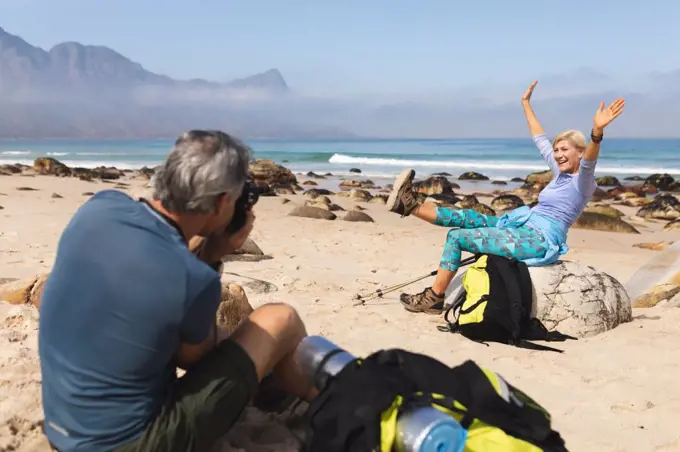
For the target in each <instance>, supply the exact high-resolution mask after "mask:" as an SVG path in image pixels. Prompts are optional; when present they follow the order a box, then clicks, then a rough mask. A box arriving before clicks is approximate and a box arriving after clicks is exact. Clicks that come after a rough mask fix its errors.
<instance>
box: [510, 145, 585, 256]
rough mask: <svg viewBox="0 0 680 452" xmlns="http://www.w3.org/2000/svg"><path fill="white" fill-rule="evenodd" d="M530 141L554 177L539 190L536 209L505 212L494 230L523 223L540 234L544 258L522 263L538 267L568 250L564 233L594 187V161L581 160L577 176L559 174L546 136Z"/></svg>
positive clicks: (524, 208) (580, 212)
mask: <svg viewBox="0 0 680 452" xmlns="http://www.w3.org/2000/svg"><path fill="white" fill-rule="evenodd" d="M533 138H534V143H536V147H538V149H539V151H540V152H541V155H542V156H543V158H544V159H545V161H546V162H547V163H548V166H549V167H550V170H551V171H552V172H553V174H554V175H555V176H554V178H553V180H552V181H550V183H549V184H548V186H547V187H545V188H544V189H543V191H541V194H540V195H539V196H538V204H537V205H536V206H534V207H533V208H531V209H530V208H529V207H526V206H524V207H520V208H518V209H515V210H513V211H511V212H508V213H507V214H506V215H504V216H503V217H502V218H501V219H500V220H499V222H498V227H519V226H522V225H525V224H526V225H527V226H529V227H533V228H536V229H538V230H539V231H540V232H542V233H543V236H544V237H545V241H546V249H547V251H546V254H545V256H544V257H541V258H532V259H527V260H525V261H524V262H525V263H526V264H527V265H533V266H538V265H547V264H551V263H553V262H555V261H556V260H557V259H559V257H560V256H561V255H563V254H566V252H567V251H568V250H569V247H568V246H567V231H568V230H569V227H571V225H572V224H573V223H574V221H576V219H577V218H578V217H579V216H580V215H581V214H582V213H583V210H584V209H585V207H586V205H587V204H588V201H589V200H590V197H591V196H592V195H593V193H594V192H595V189H596V188H597V182H596V181H595V165H596V163H597V160H592V161H589V160H585V159H581V163H580V168H579V171H578V173H576V174H567V173H561V172H560V170H559V167H558V165H557V162H556V161H555V158H554V156H553V154H554V152H553V147H552V144H551V143H550V141H549V140H548V137H547V136H546V135H545V134H539V135H535V136H534V137H533Z"/></svg>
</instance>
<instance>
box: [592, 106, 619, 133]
mask: <svg viewBox="0 0 680 452" xmlns="http://www.w3.org/2000/svg"><path fill="white" fill-rule="evenodd" d="M625 104H626V101H625V100H623V99H621V98H619V99H616V100H615V101H614V102H612V104H611V105H610V106H609V107H607V108H604V102H601V103H600V108H598V109H597V112H595V119H593V129H594V132H595V133H598V132H602V130H604V128H605V127H607V126H608V125H609V123H611V122H612V121H613V120H615V119H616V118H618V117H619V116H620V115H621V113H623V106H624V105H625Z"/></svg>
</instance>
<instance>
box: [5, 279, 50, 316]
mask: <svg viewBox="0 0 680 452" xmlns="http://www.w3.org/2000/svg"><path fill="white" fill-rule="evenodd" d="M48 276H49V273H44V274H41V275H37V276H32V277H30V278H24V279H18V280H13V281H8V282H5V283H4V284H0V302H5V303H9V304H32V305H33V306H35V307H36V308H40V302H41V298H42V293H43V288H44V286H45V281H47V277H48Z"/></svg>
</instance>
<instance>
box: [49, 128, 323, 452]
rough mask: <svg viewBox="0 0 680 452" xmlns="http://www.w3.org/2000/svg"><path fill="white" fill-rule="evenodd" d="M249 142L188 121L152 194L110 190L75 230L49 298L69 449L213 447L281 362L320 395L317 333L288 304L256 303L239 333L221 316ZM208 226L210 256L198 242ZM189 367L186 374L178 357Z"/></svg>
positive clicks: (54, 372) (297, 389)
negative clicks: (305, 343)
mask: <svg viewBox="0 0 680 452" xmlns="http://www.w3.org/2000/svg"><path fill="white" fill-rule="evenodd" d="M249 158H250V152H249V149H248V148H247V147H246V146H245V145H244V144H242V143H241V142H239V141H238V140H236V139H235V138H233V137H231V136H229V135H227V134H225V133H223V132H219V131H200V130H195V131H191V132H187V133H184V134H183V135H181V136H180V137H179V138H178V139H177V141H176V142H175V146H174V148H173V149H172V151H171V152H170V154H169V155H168V157H167V160H166V161H165V162H164V163H163V164H162V165H161V166H160V168H159V169H158V170H157V172H156V174H155V181H154V184H153V196H152V199H150V200H148V201H146V200H140V201H138V200H135V199H132V198H130V197H129V196H127V195H126V194H124V193H122V192H119V191H114V190H105V191H102V192H99V193H98V194H96V195H95V196H93V197H92V198H90V200H89V201H87V202H86V203H85V204H84V205H83V206H81V207H80V208H79V209H78V211H77V212H76V213H75V215H74V216H73V218H72V219H71V221H70V223H69V224H68V225H67V227H66V229H65V230H64V232H63V234H62V236H61V238H60V240H59V246H58V249H57V255H56V260H55V264H54V268H53V270H52V273H51V275H50V276H49V278H48V280H47V282H46V284H45V289H44V293H43V297H42V303H41V306H40V332H39V350H40V361H41V369H42V376H43V383H42V389H43V405H44V411H45V426H44V428H45V433H46V435H47V437H48V439H49V441H50V443H51V445H52V447H54V448H55V449H57V450H60V451H75V450H97V451H99V450H116V451H155V450H158V451H175V450H177V451H180V450H181V451H190V450H195V451H207V450H209V449H210V448H211V447H212V445H213V444H214V443H215V442H216V441H217V440H218V439H219V438H220V437H221V436H222V435H224V434H225V433H226V432H227V430H228V429H229V428H230V427H231V426H232V425H233V423H234V422H235V421H236V420H237V419H238V417H239V415H240V414H241V412H242V411H243V409H244V408H245V406H246V404H247V403H248V402H249V401H250V400H251V399H252V398H253V397H254V395H255V393H256V391H257V388H258V384H259V382H260V381H261V380H262V379H263V378H264V377H265V376H266V375H268V374H269V373H270V372H273V375H274V378H275V379H276V381H277V382H278V384H279V385H280V387H281V388H283V389H284V390H285V391H286V392H288V393H290V394H293V395H295V396H298V397H303V398H307V399H309V398H310V394H308V393H307V391H308V389H309V386H308V385H307V382H306V381H305V380H304V379H303V378H302V377H301V376H300V375H299V373H298V371H297V369H296V367H295V365H294V363H293V360H292V353H293V352H294V350H295V348H296V347H297V345H298V343H299V342H300V341H301V340H302V339H303V337H305V336H306V332H305V327H304V325H303V323H302V321H301V320H300V318H299V316H298V315H297V313H296V311H295V310H294V309H293V308H291V307H290V306H288V305H285V304H268V305H265V306H262V307H260V308H259V309H256V310H255V311H254V312H253V313H252V314H251V315H250V316H249V318H248V319H247V320H246V321H245V322H243V323H242V324H241V325H240V326H239V328H238V329H237V330H236V331H235V332H234V333H233V334H231V335H230V336H228V337H226V336H227V335H226V334H224V333H223V332H221V331H220V330H219V329H218V328H217V327H216V325H215V321H216V311H217V308H218V305H219V302H220V298H221V283H220V275H219V273H218V271H219V269H220V265H221V258H222V256H224V255H225V254H228V253H229V252H231V251H233V250H235V249H237V248H239V247H240V246H241V245H242V244H243V243H244V241H245V239H246V238H247V237H248V234H249V233H250V231H251V230H252V228H253V221H254V218H255V217H254V215H253V213H252V211H251V212H248V215H247V220H246V223H245V226H244V227H243V228H241V229H240V230H239V231H238V232H236V233H234V234H232V235H228V234H227V233H226V232H225V230H226V227H227V226H228V224H229V223H230V221H231V219H232V217H233V214H234V208H235V202H236V200H237V199H238V197H239V195H240V194H241V192H242V190H243V187H244V184H245V182H246V178H247V173H248V161H249ZM196 235H198V236H203V237H207V239H206V243H205V246H204V248H203V250H204V251H205V252H204V253H202V255H201V259H199V258H197V257H196V255H195V254H193V253H192V252H191V251H190V250H189V249H188V248H187V243H188V241H189V240H190V239H191V238H192V237H193V236H196ZM177 367H179V368H182V369H185V370H186V374H185V375H184V376H182V377H181V378H179V379H178V378H177V377H176V368H177Z"/></svg>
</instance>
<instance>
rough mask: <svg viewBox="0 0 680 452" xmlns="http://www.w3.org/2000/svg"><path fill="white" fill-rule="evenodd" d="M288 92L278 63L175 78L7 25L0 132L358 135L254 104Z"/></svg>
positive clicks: (2, 36)
mask: <svg viewBox="0 0 680 452" xmlns="http://www.w3.org/2000/svg"><path fill="white" fill-rule="evenodd" d="M289 95H290V89H289V87H288V85H287V83H286V81H285V79H284V78H283V76H282V75H281V73H280V72H279V71H278V70H277V69H270V70H268V71H266V72H263V73H260V74H255V75H251V76H249V77H244V78H240V79H236V80H233V81H231V82H227V83H218V82H213V81H208V80H202V79H194V80H175V79H173V78H171V77H168V76H166V75H162V74H156V73H153V72H151V71H148V70H146V69H145V68H144V67H143V66H142V65H141V64H139V63H137V62H134V61H131V60H130V59H129V58H127V57H125V56H124V55H121V54H120V53H118V52H116V51H115V50H113V49H110V48H108V47H104V46H92V45H84V44H81V43H78V42H63V43H60V44H57V45H55V46H54V47H52V48H51V49H49V50H44V49H42V48H40V47H36V46H33V45H31V44H29V43H28V42H26V41H25V40H23V39H22V38H21V37H19V36H15V35H13V34H10V33H8V32H7V31H5V30H4V29H3V28H1V27H0V98H1V99H2V102H1V103H0V138H79V137H87V138H146V137H149V138H151V137H168V136H176V135H178V134H179V133H180V132H181V131H182V130H185V129H187V128H193V127H206V128H207V127H215V128H220V129H224V130H226V131H229V132H232V133H238V134H240V135H241V136H243V137H254V136H257V137H267V138H283V137H285V138H300V139H302V138H307V137H309V138H343V137H353V136H354V135H353V134H351V133H349V132H346V131H344V130H342V129H339V128H333V127H331V125H327V124H314V125H312V124H306V123H304V122H301V123H291V122H290V121H288V120H286V118H285V116H281V117H279V118H271V117H266V116H265V115H262V114H258V112H257V111H254V110H253V109H252V108H251V107H252V105H251V104H252V103H253V102H255V103H257V102H263V101H267V102H269V101H276V100H281V99H285V98H286V96H289Z"/></svg>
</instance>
